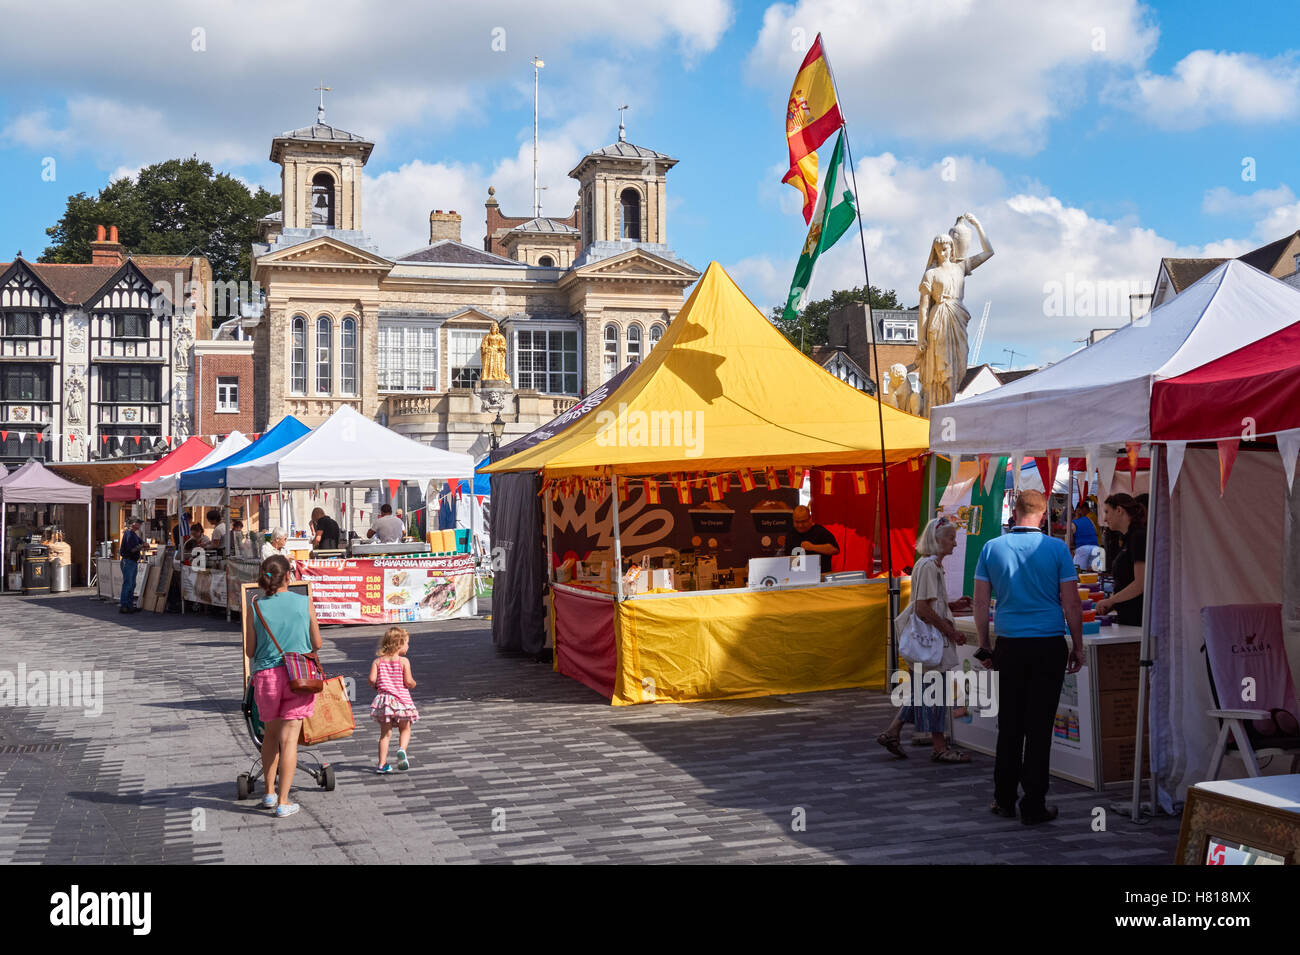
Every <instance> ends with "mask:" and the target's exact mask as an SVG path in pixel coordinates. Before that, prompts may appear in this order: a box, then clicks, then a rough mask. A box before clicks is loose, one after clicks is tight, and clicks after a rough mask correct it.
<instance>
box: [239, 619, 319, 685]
mask: <svg viewBox="0 0 1300 955" xmlns="http://www.w3.org/2000/svg"><path fill="white" fill-rule="evenodd" d="M261 602H262V601H261V598H258V599H257V600H254V601H253V611H254V613H256V614H257V619H258V620H260V621H261V622H262V629H263V630H265V631H266V635H267V636H268V637H270V638H271V642H272V643H274V644H275V648H276V649H277V650H279V651H280V653H281V655H282V656H283V657H284V669H285V672H287V673H288V674H289V689H291V690H293V692H295V693H319V692H320V691H321V690H323V689H324V688H325V671H324V669H322V668H321V665H320V657H318V656H316V654H315V653H314V652H312V653H285V652H284V648H283V647H281V646H280V642H279V641H278V640H276V639H275V634H273V633H272V632H271V628H270V627H268V626H267V625H266V618H265V617H263V616H262V608H261V607H259V606H258V604H259V603H261Z"/></svg>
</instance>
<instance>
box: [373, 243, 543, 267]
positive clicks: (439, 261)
mask: <svg viewBox="0 0 1300 955" xmlns="http://www.w3.org/2000/svg"><path fill="white" fill-rule="evenodd" d="M397 261H398V262H424V263H428V264H433V265H518V266H522V265H523V263H522V262H516V261H515V260H514V259H507V258H506V257H505V256H504V255H495V254H493V253H491V252H486V251H484V250H483V249H476V248H474V247H473V246H471V245H465V244H464V243H463V242H456V241H455V240H453V239H442V240H440V241H438V242H435V243H433V245H427V246H425V247H424V248H423V249H416V250H415V251H414V252H408V253H407V254H406V255H399V256H398V257H397Z"/></svg>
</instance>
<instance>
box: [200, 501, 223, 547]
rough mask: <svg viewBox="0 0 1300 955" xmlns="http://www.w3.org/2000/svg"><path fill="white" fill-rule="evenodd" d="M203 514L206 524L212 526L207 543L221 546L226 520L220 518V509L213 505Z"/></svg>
mask: <svg viewBox="0 0 1300 955" xmlns="http://www.w3.org/2000/svg"><path fill="white" fill-rule="evenodd" d="M205 516H206V517H207V519H208V524H210V525H211V526H212V534H211V535H209V538H208V540H209V543H211V544H212V546H213V547H222V546H223V545H224V543H225V539H226V522H225V521H223V520H222V519H221V511H219V510H217V509H216V508H215V507H214V508H212V509H211V510H210V511H208V513H207V514H206V515H205Z"/></svg>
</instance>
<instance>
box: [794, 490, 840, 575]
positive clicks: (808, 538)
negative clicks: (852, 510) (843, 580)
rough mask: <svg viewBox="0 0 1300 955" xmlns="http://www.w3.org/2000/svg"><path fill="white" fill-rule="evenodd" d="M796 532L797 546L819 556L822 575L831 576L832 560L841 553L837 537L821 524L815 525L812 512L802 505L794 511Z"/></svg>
mask: <svg viewBox="0 0 1300 955" xmlns="http://www.w3.org/2000/svg"><path fill="white" fill-rule="evenodd" d="M794 531H795V533H794V541H795V546H796V547H802V548H803V549H804V550H805V551H807V552H809V553H811V554H819V555H820V556H821V562H822V573H823V574H829V573H830V571H831V558H832V557H834V556H835V555H836V554H838V553H839V552H840V545H839V542H838V541H836V540H835V535H834V534H832V533H831V532H830V531H828V530H827V529H826V528H824V527H822V526H821V525H820V524H814V523H813V519H812V512H811V511H809V510H808V508H807V507H805V506H804V505H802V504H800V505H799V506H798V507H796V508H795V509H794Z"/></svg>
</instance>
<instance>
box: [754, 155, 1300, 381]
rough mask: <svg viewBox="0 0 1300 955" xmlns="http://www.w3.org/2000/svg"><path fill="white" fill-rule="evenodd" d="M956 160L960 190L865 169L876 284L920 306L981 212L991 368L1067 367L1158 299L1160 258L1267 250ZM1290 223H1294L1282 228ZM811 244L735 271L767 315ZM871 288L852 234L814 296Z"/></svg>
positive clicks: (1274, 217) (936, 168)
mask: <svg viewBox="0 0 1300 955" xmlns="http://www.w3.org/2000/svg"><path fill="white" fill-rule="evenodd" d="M954 158H955V160H956V170H957V175H956V179H955V180H953V181H947V180H945V179H944V178H943V171H944V166H943V164H942V163H933V164H923V163H917V162H913V161H909V160H904V159H900V158H899V157H897V156H895V155H893V154H891V153H883V154H880V155H875V156H868V157H865V158H862V159H860V160H859V162H858V169H857V178H858V185H859V188H860V190H861V195H862V208H863V212H864V220H865V222H866V226H867V234H866V239H867V251H868V257H869V264H870V266H871V282H872V284H873V285H876V286H879V287H881V288H886V289H891V288H892V289H895V290H896V291H897V292H898V296H899V299H900V301H901V302H902V303H903V304H904V305H905V306H909V307H911V306H915V305H916V303H917V300H918V298H919V293H918V290H917V286H918V285H919V283H920V280H921V275H922V273H923V272H924V270H925V264H926V259H927V257H928V254H929V248H930V243H931V241H932V240H933V239H934V236H935V235H936V234H938V233H941V232H946V231H947V230H948V228H950V227H951V226H952V224H953V221H954V219H955V217H956V216H957V215H958V214H960V213H964V212H971V213H974V214H975V215H976V216H977V217H978V218H979V219H980V221H981V222H982V223H983V225H984V227H985V230H986V231H987V233H988V237H989V240H990V243H991V244H992V246H993V249H994V256H993V258H991V259H990V260H988V261H987V262H986V263H984V264H983V265H982V266H981V267H980V268H979V269H978V270H976V271H975V272H974V273H973V274H972V275H971V276H970V277H969V278H968V279H967V283H966V300H965V301H966V307H967V309H968V310H969V311H970V312H971V314H972V317H973V319H974V320H976V321H978V319H979V315H980V312H981V310H982V309H983V306H984V302H985V301H991V302H992V308H991V310H990V315H989V324H988V329H987V332H986V335H985V340H984V345H983V351H982V353H981V355H980V359H981V360H982V361H992V362H999V363H1001V362H1005V361H1006V360H1007V357H1008V356H1007V355H1006V354H1005V353H1004V352H1003V349H1004V348H1014V349H1015V351H1016V352H1018V353H1019V357H1018V358H1017V364H1023V363H1024V362H1025V360H1026V357H1025V356H1026V355H1027V356H1028V360H1030V361H1032V362H1036V363H1041V362H1046V361H1052V360H1057V359H1059V358H1061V357H1063V356H1064V355H1066V354H1068V353H1069V352H1070V351H1072V350H1074V348H1075V347H1076V345H1075V340H1076V339H1079V338H1083V337H1084V336H1085V335H1087V333H1088V332H1089V330H1091V329H1094V328H1113V327H1116V326H1118V325H1120V324H1122V323H1124V322H1126V321H1127V320H1128V312H1127V294H1128V291H1130V290H1132V291H1139V290H1148V291H1149V290H1150V286H1151V284H1152V282H1153V281H1154V280H1155V275H1156V270H1157V268H1158V267H1159V262H1160V259H1161V258H1162V257H1164V256H1186V257H1194V256H1201V255H1228V254H1232V255H1239V254H1240V253H1241V252H1244V251H1247V250H1248V249H1250V248H1253V247H1255V246H1256V245H1259V244H1260V242H1256V241H1253V240H1241V239H1226V240H1223V241H1221V242H1219V243H1215V244H1213V245H1208V246H1193V245H1180V244H1179V243H1177V242H1175V241H1173V240H1172V239H1168V238H1166V237H1164V236H1161V235H1159V234H1157V233H1156V232H1155V231H1153V230H1151V229H1149V228H1144V227H1142V226H1141V225H1140V224H1138V223H1137V222H1136V221H1131V220H1128V219H1122V220H1108V219H1103V218H1099V217H1097V216H1095V215H1092V214H1090V213H1089V212H1088V211H1086V210H1084V209H1081V208H1078V207H1076V206H1072V205H1070V204H1068V203H1066V202H1064V201H1062V200H1061V199H1060V198H1059V197H1057V196H1054V195H1051V194H1050V192H1049V191H1048V190H1045V189H1040V188H1036V187H1035V188H1032V189H1031V188H1027V187H1024V186H1023V185H1022V186H1020V187H1012V186H1009V185H1008V184H1007V182H1006V181H1005V179H1004V177H1003V176H1002V174H1001V173H1000V172H999V171H998V170H997V169H996V168H994V167H993V166H990V165H989V164H987V163H985V162H983V161H981V160H977V159H974V158H971V157H969V156H956V157H954ZM1278 196H1279V197H1282V198H1284V195H1283V194H1282V193H1281V192H1279V193H1278ZM1298 211H1300V210H1297V208H1296V206H1295V205H1294V204H1293V205H1289V206H1287V205H1284V206H1280V207H1277V208H1275V209H1273V210H1270V211H1269V212H1268V213H1266V214H1265V215H1263V216H1262V217H1261V219H1260V224H1259V225H1258V226H1257V230H1267V234H1268V238H1269V239H1275V238H1277V237H1278V236H1280V235H1284V234H1286V233H1287V232H1290V231H1293V230H1294V229H1295V228H1296V222H1297V218H1296V217H1297V212H1298ZM1287 216H1290V219H1289V223H1290V224H1285V225H1284V224H1283V223H1284V220H1287ZM798 225H800V226H801V225H802V223H798ZM801 240H802V230H801V229H795V228H791V230H790V235H789V238H788V243H787V244H788V247H789V255H788V256H787V257H785V258H781V257H779V256H773V255H755V256H749V257H746V258H743V259H741V260H739V261H737V262H735V263H733V264H729V265H728V268H729V269H734V270H735V272H736V277H737V281H738V282H739V283H740V284H741V287H742V288H744V289H745V291H746V293H748V294H749V295H750V296H751V298H752V299H753V301H754V303H755V304H756V305H758V307H759V308H760V309H762V310H763V311H764V312H765V313H766V312H767V311H768V309H769V308H770V307H771V306H773V305H776V304H778V303H783V302H784V301H785V298H786V295H787V293H788V291H789V285H790V278H791V274H792V272H793V270H794V263H795V257H796V254H797V251H798V248H799V245H800V242H801ZM1053 283H1056V284H1059V286H1060V287H1061V288H1063V289H1065V290H1066V294H1067V295H1069V290H1070V289H1071V288H1073V289H1074V290H1075V292H1076V295H1075V297H1074V299H1073V305H1074V308H1073V311H1074V313H1075V314H1072V315H1071V314H1066V315H1062V316H1056V315H1050V314H1048V313H1047V312H1048V308H1047V300H1048V297H1049V292H1050V290H1051V289H1052V288H1053ZM862 284H863V273H862V257H861V251H860V249H859V245H858V240H857V236H856V235H854V234H853V233H849V234H848V235H846V236H845V237H844V239H842V240H841V241H840V242H839V244H837V245H836V246H835V248H833V249H832V250H831V251H830V253H828V254H827V255H826V256H825V257H824V258H823V260H822V261H821V262H820V263H819V265H818V271H817V275H816V277H815V279H814V281H813V288H812V296H813V297H814V298H822V297H825V296H826V295H829V294H830V292H831V291H832V290H834V289H842V288H850V287H853V286H859V285H862ZM1085 288H1086V289H1088V292H1087V295H1089V296H1092V297H1094V298H1095V304H1093V305H1092V307H1091V308H1089V307H1088V303H1087V301H1086V300H1085V299H1084V298H1083V290H1084V289H1085Z"/></svg>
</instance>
